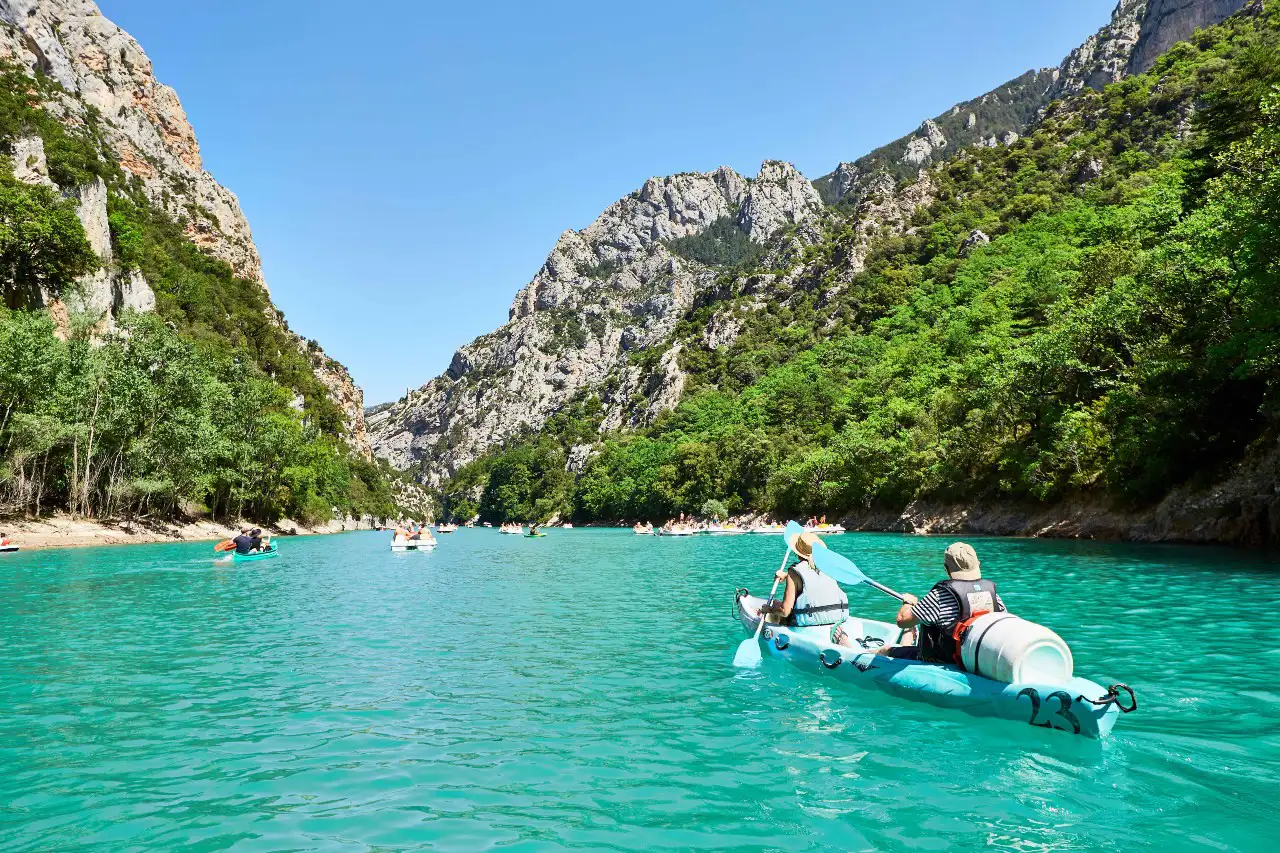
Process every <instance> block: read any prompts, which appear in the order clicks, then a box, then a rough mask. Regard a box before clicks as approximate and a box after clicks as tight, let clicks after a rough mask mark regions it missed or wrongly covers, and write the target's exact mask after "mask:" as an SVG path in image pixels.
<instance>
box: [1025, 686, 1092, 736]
mask: <svg viewBox="0 0 1280 853" xmlns="http://www.w3.org/2000/svg"><path fill="white" fill-rule="evenodd" d="M1023 696H1029V697H1031V719H1030V720H1028V722H1029V723H1031V725H1033V726H1039V727H1040V728H1042V729H1061V730H1062V731H1067V728H1066V726H1063V725H1057V726H1055V725H1054V724H1053V720H1052V718H1050V719H1047V720H1044V721H1043V722H1036V717H1038V716H1040V691H1038V690H1036V689H1035V688H1034V687H1024V688H1022V690H1020V691H1019V692H1018V698H1019V699H1021V698H1022V697H1023ZM1047 698H1049V699H1057V700H1058V710H1057V711H1055V712H1054V713H1053V716H1054V717H1059V718H1060V719H1062V720H1064V721H1065V722H1066V724H1067V726H1070V727H1071V729H1070V731H1072V732H1075V733H1076V734H1080V721H1079V720H1078V719H1076V715H1075V714H1073V713H1071V694H1070V693H1068V692H1067V691H1065V690H1055V691H1054V692H1052V693H1050V694H1049V696H1048V697H1047Z"/></svg>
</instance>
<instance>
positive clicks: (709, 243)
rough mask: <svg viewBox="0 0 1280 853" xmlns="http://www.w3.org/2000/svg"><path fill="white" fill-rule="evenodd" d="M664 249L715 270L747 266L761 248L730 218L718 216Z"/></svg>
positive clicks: (757, 256) (755, 257) (760, 252)
mask: <svg viewBox="0 0 1280 853" xmlns="http://www.w3.org/2000/svg"><path fill="white" fill-rule="evenodd" d="M667 248H668V249H670V250H671V251H672V252H674V253H675V254H677V255H679V256H680V257H682V258H688V259H689V260H691V261H697V262H699V263H703V264H709V265H711V266H719V267H734V266H738V265H746V264H750V263H751V262H752V261H754V260H756V259H757V258H759V257H760V255H761V254H762V253H763V247H762V246H761V245H760V244H759V243H755V242H752V240H751V238H750V237H748V236H747V234H746V232H745V231H743V230H742V229H741V228H739V227H738V225H737V223H736V222H735V221H734V219H733V217H732V216H722V217H720V218H719V219H717V220H716V221H715V222H712V223H711V224H710V225H708V226H707V227H706V228H705V229H704V230H702V231H700V232H698V233H697V234H691V235H690V236H688V237H680V238H678V239H675V240H671V241H670V242H668V243H667Z"/></svg>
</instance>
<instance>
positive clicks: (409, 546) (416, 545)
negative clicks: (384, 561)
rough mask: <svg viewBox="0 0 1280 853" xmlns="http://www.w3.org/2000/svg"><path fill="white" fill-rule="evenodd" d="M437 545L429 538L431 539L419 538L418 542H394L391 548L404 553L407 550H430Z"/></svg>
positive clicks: (398, 552)
mask: <svg viewBox="0 0 1280 853" xmlns="http://www.w3.org/2000/svg"><path fill="white" fill-rule="evenodd" d="M435 547H436V543H435V541H433V540H429V539H426V540H419V541H417V542H412V541H410V542H392V543H391V550H392V551H394V552H396V553H397V554H400V553H403V552H405V551H430V550H432V549H433V548H435Z"/></svg>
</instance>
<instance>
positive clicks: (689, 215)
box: [369, 162, 823, 484]
mask: <svg viewBox="0 0 1280 853" xmlns="http://www.w3.org/2000/svg"><path fill="white" fill-rule="evenodd" d="M822 208H823V205H822V201H821V199H820V198H819V197H818V194H817V192H816V190H815V189H814V188H813V186H812V185H811V184H810V183H809V182H808V181H807V180H806V179H805V178H804V176H802V175H801V174H800V173H799V172H798V171H796V169H795V168H794V167H793V166H791V165H790V164H787V163H781V162H766V163H765V164H764V165H763V166H762V167H761V168H760V172H759V174H757V175H756V176H755V178H753V179H747V178H745V177H743V176H742V175H739V174H738V173H737V172H735V171H733V170H732V169H728V168H720V169H717V170H716V171H714V172H709V173H705V174H700V173H690V174H681V175H675V176H673V177H668V178H651V179H650V180H648V181H646V182H645V184H644V186H643V187H641V188H640V189H638V190H636V191H635V192H633V193H631V194H630V195H628V196H627V197H625V198H623V199H620V200H619V201H617V202H615V203H614V204H612V205H610V206H609V208H608V209H606V210H605V211H604V213H602V214H601V215H600V216H599V217H598V218H597V219H596V220H595V221H594V222H592V223H591V224H590V225H588V226H587V227H586V228H584V229H582V230H581V231H566V232H564V233H563V234H562V235H560V239H559V240H558V241H557V242H556V245H555V248H553V249H552V250H551V254H550V255H548V256H547V260H546V262H545V263H543V265H542V268H541V269H540V270H539V271H538V273H537V274H536V275H535V276H534V277H533V280H532V281H530V282H529V284H528V285H527V286H526V287H525V288H524V289H522V290H521V291H520V292H519V293H518V294H517V295H516V298H515V301H514V302H513V303H512V306H511V312H510V316H511V320H510V322H508V323H507V325H505V326H503V327H502V328H501V329H498V330H496V331H494V332H492V333H491V334H488V335H485V336H483V337H481V338H478V339H477V340H475V341H473V342H472V343H470V344H468V345H467V346H465V347H463V348H462V349H460V350H458V352H457V353H456V354H455V355H454V357H453V362H452V363H451V364H450V366H449V369H448V371H447V372H446V373H445V374H444V375H443V376H440V377H438V378H437V379H434V380H432V381H431V382H429V383H428V384H426V385H424V386H423V387H422V388H420V389H418V390H417V391H414V392H412V393H410V394H409V396H407V397H406V398H404V399H402V400H400V401H398V402H397V403H396V404H394V405H392V406H390V407H388V408H386V409H383V410H381V411H379V412H377V413H376V414H374V415H372V416H371V417H370V418H369V430H370V435H371V440H372V444H373V448H374V452H375V453H376V454H377V455H379V456H382V457H384V458H386V459H388V460H390V461H391V462H392V464H393V465H395V466H396V467H398V468H400V469H410V468H415V467H417V466H418V463H419V462H420V461H421V460H426V461H427V463H428V464H427V465H426V466H425V467H423V468H422V470H421V474H422V477H423V479H424V481H426V482H428V483H431V484H438V483H439V482H440V480H441V478H442V477H445V476H448V475H450V474H452V473H453V472H455V471H456V470H457V469H458V468H459V467H461V466H462V465H465V464H466V463H467V462H470V461H471V460H473V459H475V458H476V457H477V456H479V455H480V454H481V453H483V452H484V451H485V450H486V449H488V448H489V447H491V446H493V445H494V444H496V443H500V442H502V441H505V440H507V439H509V438H512V437H513V436H516V435H519V434H520V433H521V432H522V431H525V430H533V429H537V428H538V427H540V426H542V424H543V423H544V422H545V421H546V419H547V418H548V417H549V416H550V415H552V414H554V413H555V412H557V411H559V410H560V409H561V408H562V407H563V406H564V405H565V404H566V402H567V401H569V400H571V399H572V398H574V397H575V395H579V394H581V393H582V392H586V391H592V392H597V393H598V394H599V397H600V402H601V404H602V405H603V409H604V411H603V422H604V423H605V424H606V425H607V426H610V427H617V426H621V425H623V424H624V423H635V422H638V421H640V420H643V419H644V418H646V417H648V416H651V415H652V414H654V413H656V412H658V411H663V410H665V409H667V408H670V407H671V406H673V405H674V404H675V402H677V401H678V400H679V387H680V383H681V381H682V378H681V375H680V372H679V368H678V365H677V364H676V360H675V359H674V358H666V359H663V360H662V362H661V363H660V364H659V365H658V366H657V368H656V369H650V370H646V369H643V368H642V367H641V366H639V365H633V364H631V363H630V360H629V354H630V353H635V352H639V351H642V350H645V349H647V348H650V347H653V346H654V345H656V344H658V343H660V342H661V341H664V340H665V339H667V338H668V337H669V336H670V335H671V333H672V331H673V330H674V328H675V324H676V323H677V322H678V321H679V320H680V318H682V317H683V316H684V315H685V314H686V313H687V312H688V311H689V309H690V308H691V307H693V305H694V301H695V299H696V298H697V296H698V295H699V293H701V292H704V291H705V290H707V289H708V288H709V287H711V286H712V285H713V284H714V282H715V279H716V276H717V274H718V273H717V270H716V269H715V268H714V267H712V266H709V265H707V264H704V263H701V262H699V261H697V260H692V259H690V258H688V257H682V256H681V255H679V254H677V253H676V252H675V251H673V249H672V246H673V243H674V241H678V240H680V239H681V238H687V237H692V236H695V235H698V234H700V233H703V232H704V231H706V230H707V229H708V228H710V227H711V226H712V225H714V224H716V223H728V224H729V227H730V228H731V229H733V230H735V231H736V233H738V234H740V235H741V236H742V237H743V238H744V239H746V240H751V241H755V242H756V243H763V242H765V241H767V240H769V239H770V238H771V237H773V236H774V235H775V234H779V233H781V232H782V231H784V230H786V229H795V228H797V227H803V226H805V225H807V224H810V223H812V222H815V221H816V220H817V219H818V218H819V217H820V216H821V214H822ZM606 380H607V381H606ZM637 398H638V399H640V400H643V401H645V402H644V403H643V404H642V405H640V406H638V407H637V406H635V405H634V404H635V402H636V400H637Z"/></svg>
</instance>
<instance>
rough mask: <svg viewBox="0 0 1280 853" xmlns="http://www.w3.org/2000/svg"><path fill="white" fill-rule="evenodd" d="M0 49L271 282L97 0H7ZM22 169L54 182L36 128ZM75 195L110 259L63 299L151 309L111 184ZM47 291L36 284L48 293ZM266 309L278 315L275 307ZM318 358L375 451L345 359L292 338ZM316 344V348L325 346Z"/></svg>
mask: <svg viewBox="0 0 1280 853" xmlns="http://www.w3.org/2000/svg"><path fill="white" fill-rule="evenodd" d="M0 58H3V59H6V60H8V61H10V62H16V63H17V64H19V65H22V66H25V67H27V68H30V69H32V70H33V71H40V72H42V73H44V74H46V75H48V76H49V77H51V78H53V79H54V80H56V81H57V82H58V83H60V84H61V85H62V87H63V88H64V89H65V90H66V95H64V96H62V97H61V98H60V99H59V101H58V102H57V103H55V104H52V105H50V109H51V111H53V112H55V114H56V115H57V117H58V118H59V119H61V120H62V121H63V122H65V123H66V124H69V125H77V124H82V123H83V122H85V121H86V120H87V118H88V117H89V115H90V114H91V113H90V111H96V114H97V119H98V125H99V127H100V128H101V131H102V135H103V139H104V141H105V142H106V144H107V146H108V147H109V148H110V149H111V153H112V154H113V155H114V157H115V158H116V159H117V160H118V162H119V163H120V165H121V167H122V168H123V169H124V170H125V172H126V173H128V174H129V175H131V176H133V177H135V178H137V179H138V181H140V183H141V186H142V188H143V190H144V191H145V193H146V195H147V197H148V198H149V199H150V200H151V202H152V203H153V204H155V205H156V206H157V207H159V208H160V209H162V210H164V211H165V212H166V213H168V215H169V216H170V217H172V218H173V219H174V220H175V221H177V222H180V223H182V225H183V227H184V229H185V231H186V234H187V237H188V238H189V239H190V240H191V241H192V242H193V243H194V244H195V245H197V246H198V247H200V248H201V249H202V250H203V251H205V252H207V253H208V254H210V255H212V256H213V257H215V258H218V259H220V260H223V261H226V262H227V263H228V264H229V265H230V266H231V268H232V269H233V270H234V271H235V272H236V274H238V275H240V276H243V277H245V278H247V279H250V280H251V281H256V282H258V283H259V284H260V285H261V286H262V287H263V288H264V289H265V288H266V282H265V281H264V280H263V277H262V262H261V259H260V258H259V256H258V249H257V247H256V246H255V245H254V242H253V234H252V231H251V230H250V228H249V223H248V221H247V220H246V219H245V216H244V212H243V211H242V210H241V209H240V202H239V200H238V199H237V198H236V196H235V194H234V193H233V192H231V191H230V190H229V189H227V188H226V187H224V186H222V185H221V184H219V183H218V182H217V181H216V180H215V179H214V177H213V176H212V175H210V174H209V173H208V172H206V171H205V170H204V166H203V161H202V160H201V156H200V144H199V142H198V141H197V140H196V134H195V130H194V129H193V128H192V127H191V123H190V122H189V121H188V120H187V115H186V112H185V111H184V110H183V108H182V103H181V102H180V101H179V100H178V95H177V93H176V92H174V90H173V89H171V88H170V87H168V86H166V85H164V84H163V83H161V82H159V81H158V80H157V79H156V77H155V74H154V71H153V69H152V65H151V60H150V59H148V58H147V55H146V53H145V52H143V50H142V46H141V45H139V44H138V42H137V41H136V40H134V38H133V37H132V36H130V35H129V34H128V33H126V32H125V31H124V30H122V29H120V27H118V26H116V25H115V24H114V23H112V22H111V21H110V20H108V19H107V18H106V17H104V16H103V14H102V12H101V11H100V10H99V9H98V7H97V5H95V4H94V3H92V2H90V0H0ZM13 160H14V172H15V175H16V176H17V178H18V179H19V180H22V181H26V182H28V183H46V184H50V185H51V184H52V182H51V181H50V179H49V175H48V168H47V165H46V164H45V158H44V148H43V145H40V144H39V139H38V138H36V139H34V141H33V140H32V139H31V138H24V139H20V140H19V141H18V143H17V145H16V146H15V151H14V156H13ZM62 190H63V191H64V192H67V193H68V194H69V195H74V196H75V198H76V200H77V202H78V211H77V212H78V213H79V215H80V219H81V222H82V223H84V225H85V231H86V234H87V236H88V238H89V242H90V244H91V245H92V246H93V247H94V251H95V252H97V253H98V256H99V257H100V258H102V259H103V261H104V265H103V269H102V270H101V271H99V272H97V273H94V274H93V275H91V276H89V277H87V278H86V279H85V280H84V281H82V282H80V285H81V286H80V287H79V288H77V292H76V293H75V294H70V295H69V299H71V300H72V302H73V303H74V304H69V305H66V306H57V308H56V309H55V316H58V315H59V314H60V312H63V311H64V309H70V310H72V311H85V312H87V313H90V314H93V315H94V316H101V317H102V318H103V319H102V321H101V327H102V328H103V329H107V328H109V327H110V326H111V324H112V322H113V318H114V316H115V315H117V314H119V312H121V311H123V310H142V311H149V310H153V309H154V307H155V294H154V293H153V292H152V291H151V288H150V287H149V286H148V284H147V282H146V281H145V279H143V278H142V276H141V275H139V274H138V273H137V272H133V271H121V270H116V269H113V268H112V265H111V257H110V255H111V244H110V237H109V233H108V231H107V230H106V192H105V187H100V186H93V185H90V186H87V187H72V188H68V187H63V188H62ZM46 297H47V295H40V294H33V299H32V301H33V302H34V303H38V304H40V305H45V304H46V302H48V301H49V300H48V299H47V298H46ZM269 320H270V321H272V322H276V323H281V322H282V321H281V319H280V317H279V315H278V314H276V313H275V311H274V309H272V311H271V315H270V317H269ZM295 341H296V344H297V346H298V347H299V349H300V350H302V351H303V352H305V353H307V354H308V356H309V357H310V358H311V362H312V366H313V368H314V369H315V371H316V376H317V378H319V379H320V381H321V382H322V383H323V384H324V385H325V387H326V388H328V390H329V393H330V396H331V397H332V398H333V400H334V401H335V402H336V403H337V404H338V405H339V406H340V407H341V408H342V409H343V411H344V413H345V415H346V421H347V424H346V426H347V434H348V437H349V439H350V441H351V443H352V445H353V446H354V447H355V448H356V449H357V450H358V451H360V452H362V453H365V454H367V453H368V450H369V448H368V443H367V441H366V440H365V427H364V411H363V409H364V406H363V393H362V392H361V391H360V389H359V388H357V387H356V385H355V383H354V382H352V380H351V376H350V374H348V373H347V370H346V368H344V367H343V366H342V365H340V364H338V363H337V362H336V361H333V360H332V359H330V358H328V357H327V356H325V355H324V354H323V352H318V351H316V350H315V349H314V348H311V347H308V346H307V345H306V344H305V342H304V341H302V340H301V339H300V338H295ZM317 352H318V354H317Z"/></svg>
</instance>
